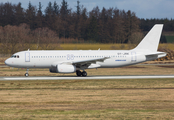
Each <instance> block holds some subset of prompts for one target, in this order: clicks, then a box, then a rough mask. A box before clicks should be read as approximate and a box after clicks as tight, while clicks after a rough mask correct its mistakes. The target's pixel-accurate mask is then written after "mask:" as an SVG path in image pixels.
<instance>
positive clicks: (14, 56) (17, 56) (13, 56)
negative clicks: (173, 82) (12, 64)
mask: <svg viewBox="0 0 174 120" xmlns="http://www.w3.org/2000/svg"><path fill="white" fill-rule="evenodd" d="M11 58H19V55H12V56H11Z"/></svg>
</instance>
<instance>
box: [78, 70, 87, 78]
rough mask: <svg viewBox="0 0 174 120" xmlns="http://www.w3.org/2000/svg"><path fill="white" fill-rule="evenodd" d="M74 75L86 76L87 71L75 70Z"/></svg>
mask: <svg viewBox="0 0 174 120" xmlns="http://www.w3.org/2000/svg"><path fill="white" fill-rule="evenodd" d="M76 75H77V76H83V77H86V76H87V72H86V71H83V72H81V71H80V70H77V71H76Z"/></svg>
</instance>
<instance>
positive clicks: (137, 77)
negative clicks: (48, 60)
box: [0, 75, 174, 81]
mask: <svg viewBox="0 0 174 120" xmlns="http://www.w3.org/2000/svg"><path fill="white" fill-rule="evenodd" d="M155 78H174V75H146V76H144V75H142V76H141V75H138V76H133V75H132V76H88V77H76V76H41V77H0V81H6V80H91V79H155Z"/></svg>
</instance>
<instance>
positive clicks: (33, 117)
mask: <svg viewBox="0 0 174 120" xmlns="http://www.w3.org/2000/svg"><path fill="white" fill-rule="evenodd" d="M19 85H20V87H19ZM173 89H174V79H129V80H70V81H68V80H41V81H1V84H0V96H1V97H0V120H1V119H2V120H3V119H5V120H6V119H7V120H11V119H13V120H18V119H27V120H47V119H50V120H55V119H61V120H67V119H73V120H83V119H99V120H101V119H109V120H115V119H119V120H123V119H134V120H139V119H174V113H173V111H174V94H173Z"/></svg>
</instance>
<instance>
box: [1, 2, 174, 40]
mask: <svg viewBox="0 0 174 120" xmlns="http://www.w3.org/2000/svg"><path fill="white" fill-rule="evenodd" d="M24 23H25V25H26V26H29V28H27V29H30V31H34V32H36V31H37V30H39V29H40V30H44V29H47V30H50V31H52V32H54V34H55V36H56V37H57V41H55V42H65V41H68V40H69V42H92V43H96V42H97V43H137V42H139V41H140V40H141V39H142V37H143V36H144V34H143V31H149V30H150V29H151V27H152V26H153V25H154V24H156V23H164V24H165V27H164V30H165V31H174V20H172V19H171V20H168V19H139V18H138V17H137V16H136V14H135V13H134V12H132V11H130V10H128V11H125V10H119V9H117V8H109V9H106V8H104V7H103V8H102V10H100V9H99V7H98V6H97V7H94V8H93V9H92V10H91V11H89V12H88V11H87V9H86V8H85V7H84V6H83V5H81V4H80V1H77V6H76V10H75V11H73V10H72V8H69V6H68V2H67V1H65V0H62V2H61V4H60V5H58V4H57V3H56V1H55V2H53V3H52V2H49V3H48V5H47V7H46V8H45V10H43V9H42V3H41V2H39V3H38V7H36V6H33V5H32V3H31V2H29V4H28V8H27V9H24V8H22V6H21V3H20V2H19V3H18V4H12V3H9V2H6V3H0V26H2V27H1V29H4V30H3V31H6V30H5V28H6V27H9V26H11V27H12V26H13V27H16V29H17V28H19V29H20V27H21V26H23V25H24ZM38 32H39V31H38ZM38 34H39V33H38ZM30 35H33V33H32V34H30ZM1 39H2V38H1ZM61 39H64V40H61ZM30 41H33V40H30ZM34 42H35V43H37V41H34Z"/></svg>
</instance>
